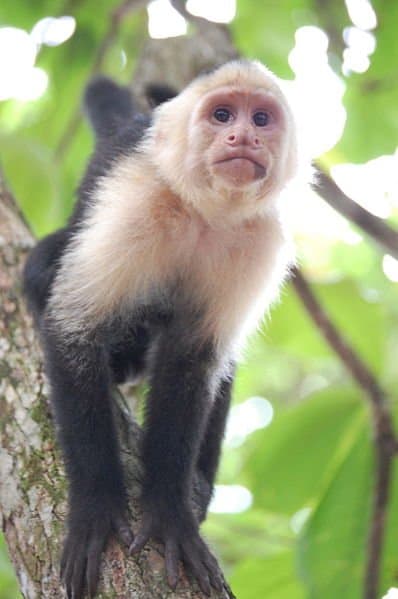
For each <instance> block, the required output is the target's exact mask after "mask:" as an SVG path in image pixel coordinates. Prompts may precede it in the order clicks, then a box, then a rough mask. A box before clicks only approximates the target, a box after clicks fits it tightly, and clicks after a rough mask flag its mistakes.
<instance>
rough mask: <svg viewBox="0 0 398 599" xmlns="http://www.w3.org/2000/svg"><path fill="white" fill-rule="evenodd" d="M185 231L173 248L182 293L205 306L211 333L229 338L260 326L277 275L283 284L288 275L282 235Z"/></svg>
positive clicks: (206, 330) (203, 324) (207, 329)
mask: <svg viewBox="0 0 398 599" xmlns="http://www.w3.org/2000/svg"><path fill="white" fill-rule="evenodd" d="M185 233H186V235H185V236H182V237H181V236H180V237H179V238H178V247H175V248H174V249H173V250H171V248H170V251H172V254H174V256H175V258H176V260H177V261H176V263H175V264H176V272H177V273H178V281H179V285H180V286H181V288H180V289H177V294H181V297H183V298H187V299H188V301H189V302H191V303H192V304H193V305H194V306H197V307H199V308H200V311H201V313H202V314H203V321H202V322H201V327H202V329H203V332H204V334H205V335H206V336H211V337H212V338H216V339H217V340H219V341H220V342H228V341H229V340H231V339H233V338H235V337H236V336H239V334H240V332H241V331H242V330H243V329H246V328H247V327H248V326H249V328H252V327H253V326H255V325H256V324H257V322H258V319H259V318H261V316H262V314H263V313H264V310H265V309H266V307H267V305H268V304H269V303H270V301H271V295H274V293H273V292H271V288H272V287H273V286H274V281H275V279H277V281H278V284H279V283H280V281H281V279H282V278H283V276H284V272H285V268H286V264H283V267H282V268H281V267H280V265H278V253H279V250H280V248H281V245H282V243H283V241H282V238H281V236H280V234H278V235H275V234H272V235H266V234H264V231H263V230H257V229H256V230H247V229H242V230H222V231H214V230H211V229H209V230H203V229H194V230H192V229H188V230H187V231H186V232H185ZM278 269H279V272H277V271H278ZM270 292H271V293H270Z"/></svg>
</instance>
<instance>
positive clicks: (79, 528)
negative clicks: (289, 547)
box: [24, 78, 231, 599]
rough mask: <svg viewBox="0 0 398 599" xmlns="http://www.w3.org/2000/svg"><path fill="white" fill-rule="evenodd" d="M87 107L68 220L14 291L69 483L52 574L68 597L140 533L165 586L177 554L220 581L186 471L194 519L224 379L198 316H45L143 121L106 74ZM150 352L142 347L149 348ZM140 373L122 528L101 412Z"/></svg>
mask: <svg viewBox="0 0 398 599" xmlns="http://www.w3.org/2000/svg"><path fill="white" fill-rule="evenodd" d="M85 102H86V111H87V113H88V116H89V119H90V121H91V123H92V125H93V127H94V130H95V131H96V134H97V138H96V149H95V153H94V156H93V158H92V160H91V162H90V164H89V166H88V169H87V173H86V175H85V177H84V179H83V181H82V184H81V186H80V188H79V195H78V202H77V204H76V208H75V211H74V213H73V215H72V216H71V218H70V220H69V223H68V225H67V226H66V227H65V228H63V229H60V230H59V231H57V232H56V233H53V234H52V235H49V236H48V237H46V238H45V239H43V240H42V241H40V242H39V243H38V244H37V246H36V247H35V248H34V250H33V251H32V252H31V254H30V256H29V257H28V260H27V263H26V267H25V271H24V287H25V292H26V296H27V299H28V303H29V306H30V309H31V311H32V313H33V316H34V319H35V323H36V325H37V327H38V328H39V330H40V333H41V338H42V342H43V347H44V350H45V359H46V371H47V375H48V377H49V380H50V384H51V391H52V393H51V396H52V402H53V406H54V412H55V417H56V422H57V427H58V434H59V440H60V443H61V446H62V450H63V455H64V459H65V464H66V471H67V476H68V481H69V515H68V534H67V538H66V541H65V545H64V551H63V556H62V560H61V575H62V578H63V581H64V583H65V586H66V589H67V596H68V597H69V598H72V597H73V598H74V599H80V598H82V597H83V596H85V593H88V594H89V595H90V596H93V595H94V594H95V592H96V589H97V582H98V577H99V567H100V558H101V553H102V551H103V549H104V548H105V546H106V543H107V541H108V538H109V536H110V535H111V534H114V535H117V536H118V537H119V539H120V540H121V541H122V542H124V543H126V544H127V545H129V546H130V550H131V552H136V551H138V550H140V549H141V548H142V547H143V545H144V544H145V542H146V541H147V540H148V538H149V537H158V538H160V540H161V541H163V543H164V544H165V554H166V572H167V577H168V581H169V584H170V585H171V586H172V587H174V586H175V585H176V584H177V581H178V560H179V559H181V560H182V561H183V562H184V564H185V566H186V567H187V568H188V570H189V571H190V572H191V573H192V574H193V575H194V576H195V577H196V578H197V580H198V582H199V584H200V586H201V588H202V590H203V591H204V592H206V593H210V586H209V581H210V584H211V585H212V586H214V587H216V588H221V581H220V579H219V578H218V574H217V568H216V564H215V562H214V561H213V558H212V557H211V555H210V553H209V552H208V549H207V547H206V545H205V544H204V542H203V541H202V539H201V537H200V536H199V532H198V518H196V517H195V516H194V514H193V510H192V504H191V501H192V488H193V483H194V479H195V477H196V475H197V474H198V475H199V480H200V481H202V483H203V484H202V485H201V488H202V491H203V492H202V498H203V499H202V505H201V514H200V517H199V519H203V518H204V517H205V515H206V511H207V507H208V503H209V501H210V498H211V492H212V488H213V484H214V477H215V473H216V469H217V464H218V459H219V453H220V444H221V439H222V435H223V431H224V426H225V419H226V413H227V409H228V405H229V400H230V390H231V381H230V380H229V379H228V380H224V381H218V382H217V376H218V375H217V372H216V360H215V351H214V347H213V346H212V343H211V341H209V342H207V343H205V344H202V345H201V346H196V345H195V342H194V341H193V339H194V336H193V335H191V332H192V330H194V329H195V326H196V323H197V319H200V313H198V312H196V311H195V310H193V309H190V308H189V306H178V307H177V306H176V305H173V302H172V301H171V300H170V302H169V304H167V306H166V307H164V306H162V308H161V309H160V308H159V306H156V305H152V306H147V307H146V309H144V310H143V311H142V312H141V313H140V314H136V313H134V314H131V319H130V321H129V323H128V324H127V325H126V322H125V321H123V323H122V322H121V321H120V320H118V319H117V318H115V319H114V321H113V322H111V323H108V324H107V326H106V328H104V329H101V330H95V331H94V332H93V334H92V335H91V337H83V338H82V339H77V340H76V341H74V342H73V343H68V345H67V346H65V341H64V340H63V339H62V338H61V337H60V334H59V332H58V330H57V328H56V326H55V325H54V323H53V322H51V320H50V317H49V315H48V314H47V312H46V307H47V303H48V299H49V296H50V294H51V289H52V286H53V284H54V280H55V276H56V273H57V270H58V268H59V264H60V260H61V259H62V255H63V253H64V252H65V249H66V248H67V247H68V244H69V243H70V240H71V236H72V235H73V233H74V231H75V230H76V228H77V227H80V226H83V225H82V218H83V216H84V213H85V209H86V207H87V205H88V202H89V201H92V200H91V199H90V191H91V190H92V189H93V188H94V187H95V185H96V181H97V179H98V177H102V176H104V175H106V173H107V171H108V169H109V168H110V166H111V164H112V163H113V162H115V161H117V160H118V158H119V157H120V156H121V155H123V154H126V153H131V152H133V151H134V148H135V147H136V145H137V143H138V142H139V140H140V139H141V138H142V135H143V134H144V132H145V129H146V128H147V127H148V125H149V124H150V118H149V117H146V116H143V115H140V114H137V113H136V112H135V106H134V102H133V101H132V99H131V96H130V93H129V92H128V91H127V90H126V89H125V88H122V87H119V86H118V85H116V84H115V83H113V82H112V81H110V80H108V79H106V78H100V79H96V80H95V81H94V82H93V83H91V84H90V85H89V87H88V89H87V92H86V96H85ZM149 350H150V351H149ZM143 371H145V372H146V373H147V376H148V379H149V382H150V392H149V397H148V405H147V412H146V420H145V431H144V441H143V448H142V452H143V461H144V467H145V477H144V482H143V491H142V503H141V506H142V510H143V518H142V522H141V525H140V529H139V531H138V534H137V535H136V537H135V539H134V540H133V535H132V533H131V531H130V527H129V524H128V512H127V492H126V489H125V485H124V477H123V469H122V464H121V460H120V455H119V447H118V440H117V435H116V430H115V426H114V422H113V417H112V386H113V385H114V384H115V383H121V382H123V381H124V380H126V378H128V377H131V376H135V375H136V374H138V373H139V372H143Z"/></svg>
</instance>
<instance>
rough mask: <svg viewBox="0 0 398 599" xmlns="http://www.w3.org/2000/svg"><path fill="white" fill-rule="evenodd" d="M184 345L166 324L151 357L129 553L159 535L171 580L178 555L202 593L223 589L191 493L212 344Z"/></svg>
mask: <svg viewBox="0 0 398 599" xmlns="http://www.w3.org/2000/svg"><path fill="white" fill-rule="evenodd" d="M188 330H189V329H188ZM187 345H188V344H184V342H183V341H181V339H180V338H179V336H178V335H177V334H173V332H172V331H170V329H168V330H166V332H164V333H163V334H162V336H161V338H160V342H159V344H158V346H157V348H156V352H155V355H154V356H153V358H154V359H153V363H152V379H151V391H150V396H149V404H148V412H147V417H146V423H145V436H144V441H143V454H142V456H143V462H144V467H145V479H144V484H143V492H142V498H141V507H142V510H143V517H142V522H141V526H140V529H139V532H138V534H137V536H136V539H135V541H134V543H133V545H132V547H131V552H132V553H135V552H137V551H139V550H140V549H142V547H143V546H144V545H145V543H146V542H147V541H148V539H149V538H150V537H154V538H158V539H160V540H161V541H162V542H163V544H164V546H165V565H166V574H167V579H168V582H169V585H170V586H171V587H172V588H174V587H175V586H176V584H177V582H178V561H179V560H182V561H183V563H184V564H185V566H186V567H187V569H188V570H189V571H190V572H191V573H192V574H193V576H194V577H195V578H196V579H197V580H198V583H199V585H200V587H201V589H202V590H203V592H205V593H207V594H210V585H212V586H214V587H215V588H218V589H221V588H222V583H221V580H220V578H219V574H218V568H217V564H216V562H215V560H214V558H213V557H212V555H211V553H210V552H209V549H208V548H207V546H206V544H205V543H204V541H203V540H202V538H201V537H200V535H199V530H198V523H197V519H196V518H195V516H194V514H193V512H192V505H191V497H192V485H193V477H194V473H195V466H196V462H197V459H198V453H199V448H200V443H201V440H202V436H203V434H204V428H205V424H206V421H207V416H208V412H209V409H210V404H211V401H212V397H211V384H210V380H211V376H212V374H213V373H214V356H213V350H212V348H211V347H210V346H208V347H203V348H202V349H201V350H195V349H194V348H192V347H187Z"/></svg>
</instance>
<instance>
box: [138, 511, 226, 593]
mask: <svg viewBox="0 0 398 599" xmlns="http://www.w3.org/2000/svg"><path fill="white" fill-rule="evenodd" d="M151 537H152V538H154V539H157V540H160V541H161V542H162V543H163V545H164V550H165V553H164V557H165V569H166V577H167V582H168V584H169V586H170V587H171V588H172V589H175V588H176V586H177V583H178V579H179V573H178V562H179V560H181V561H182V562H183V564H184V566H185V567H186V569H187V571H188V572H189V573H190V574H191V575H192V576H193V577H194V578H195V579H196V580H197V581H198V584H199V586H200V588H201V590H202V591H203V593H205V594H206V595H208V596H210V594H211V587H213V588H215V589H216V590H218V591H221V590H222V588H223V581H222V578H221V575H220V570H219V567H218V564H217V561H216V560H215V558H214V557H213V556H212V554H211V553H210V551H209V548H208V547H207V545H206V543H205V542H204V541H203V539H202V538H201V536H200V534H199V531H198V529H197V525H196V523H195V519H194V517H193V516H191V515H190V514H189V513H188V514H185V515H182V514H181V513H179V512H178V511H177V512H176V513H175V514H174V516H173V518H170V517H169V518H164V517H162V516H160V515H159V513H157V514H153V513H150V512H145V513H144V514H143V517H142V522H141V526H140V529H139V531H138V533H137V535H136V536H135V539H134V542H133V543H132V545H131V546H130V553H131V554H133V553H138V552H139V551H141V549H142V548H143V547H144V545H145V544H146V543H147V541H148V540H149V539H150V538H151Z"/></svg>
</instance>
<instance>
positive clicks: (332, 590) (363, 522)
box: [298, 419, 373, 599]
mask: <svg viewBox="0 0 398 599" xmlns="http://www.w3.org/2000/svg"><path fill="white" fill-rule="evenodd" d="M351 441H352V443H351V445H350V447H349V450H348V451H347V452H346V453H345V456H343V457H344V459H343V460H342V461H341V464H340V467H339V468H338V469H337V470H336V472H335V473H334V476H333V477H332V478H331V479H330V483H329V485H328V486H327V488H326V489H325V492H324V494H323V496H322V498H321V499H320V501H319V502H318V505H317V506H316V508H315V510H314V511H313V512H312V515H311V516H310V518H309V520H308V521H307V524H306V525H305V527H304V530H303V532H302V534H301V538H300V541H299V546H298V552H299V564H300V574H301V576H302V579H303V581H304V583H305V585H306V587H307V588H308V597H311V598H312V597H314V598H318V597H322V599H336V597H339V598H340V599H361V597H362V596H363V593H362V591H363V578H364V568H365V553H366V552H365V549H366V540H367V535H368V529H369V518H370V494H371V488H372V483H373V460H372V449H371V443H370V434H369V430H368V426H367V424H366V422H365V419H364V420H363V423H362V425H361V426H360V427H357V431H356V435H354V436H353V437H352V440H351Z"/></svg>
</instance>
